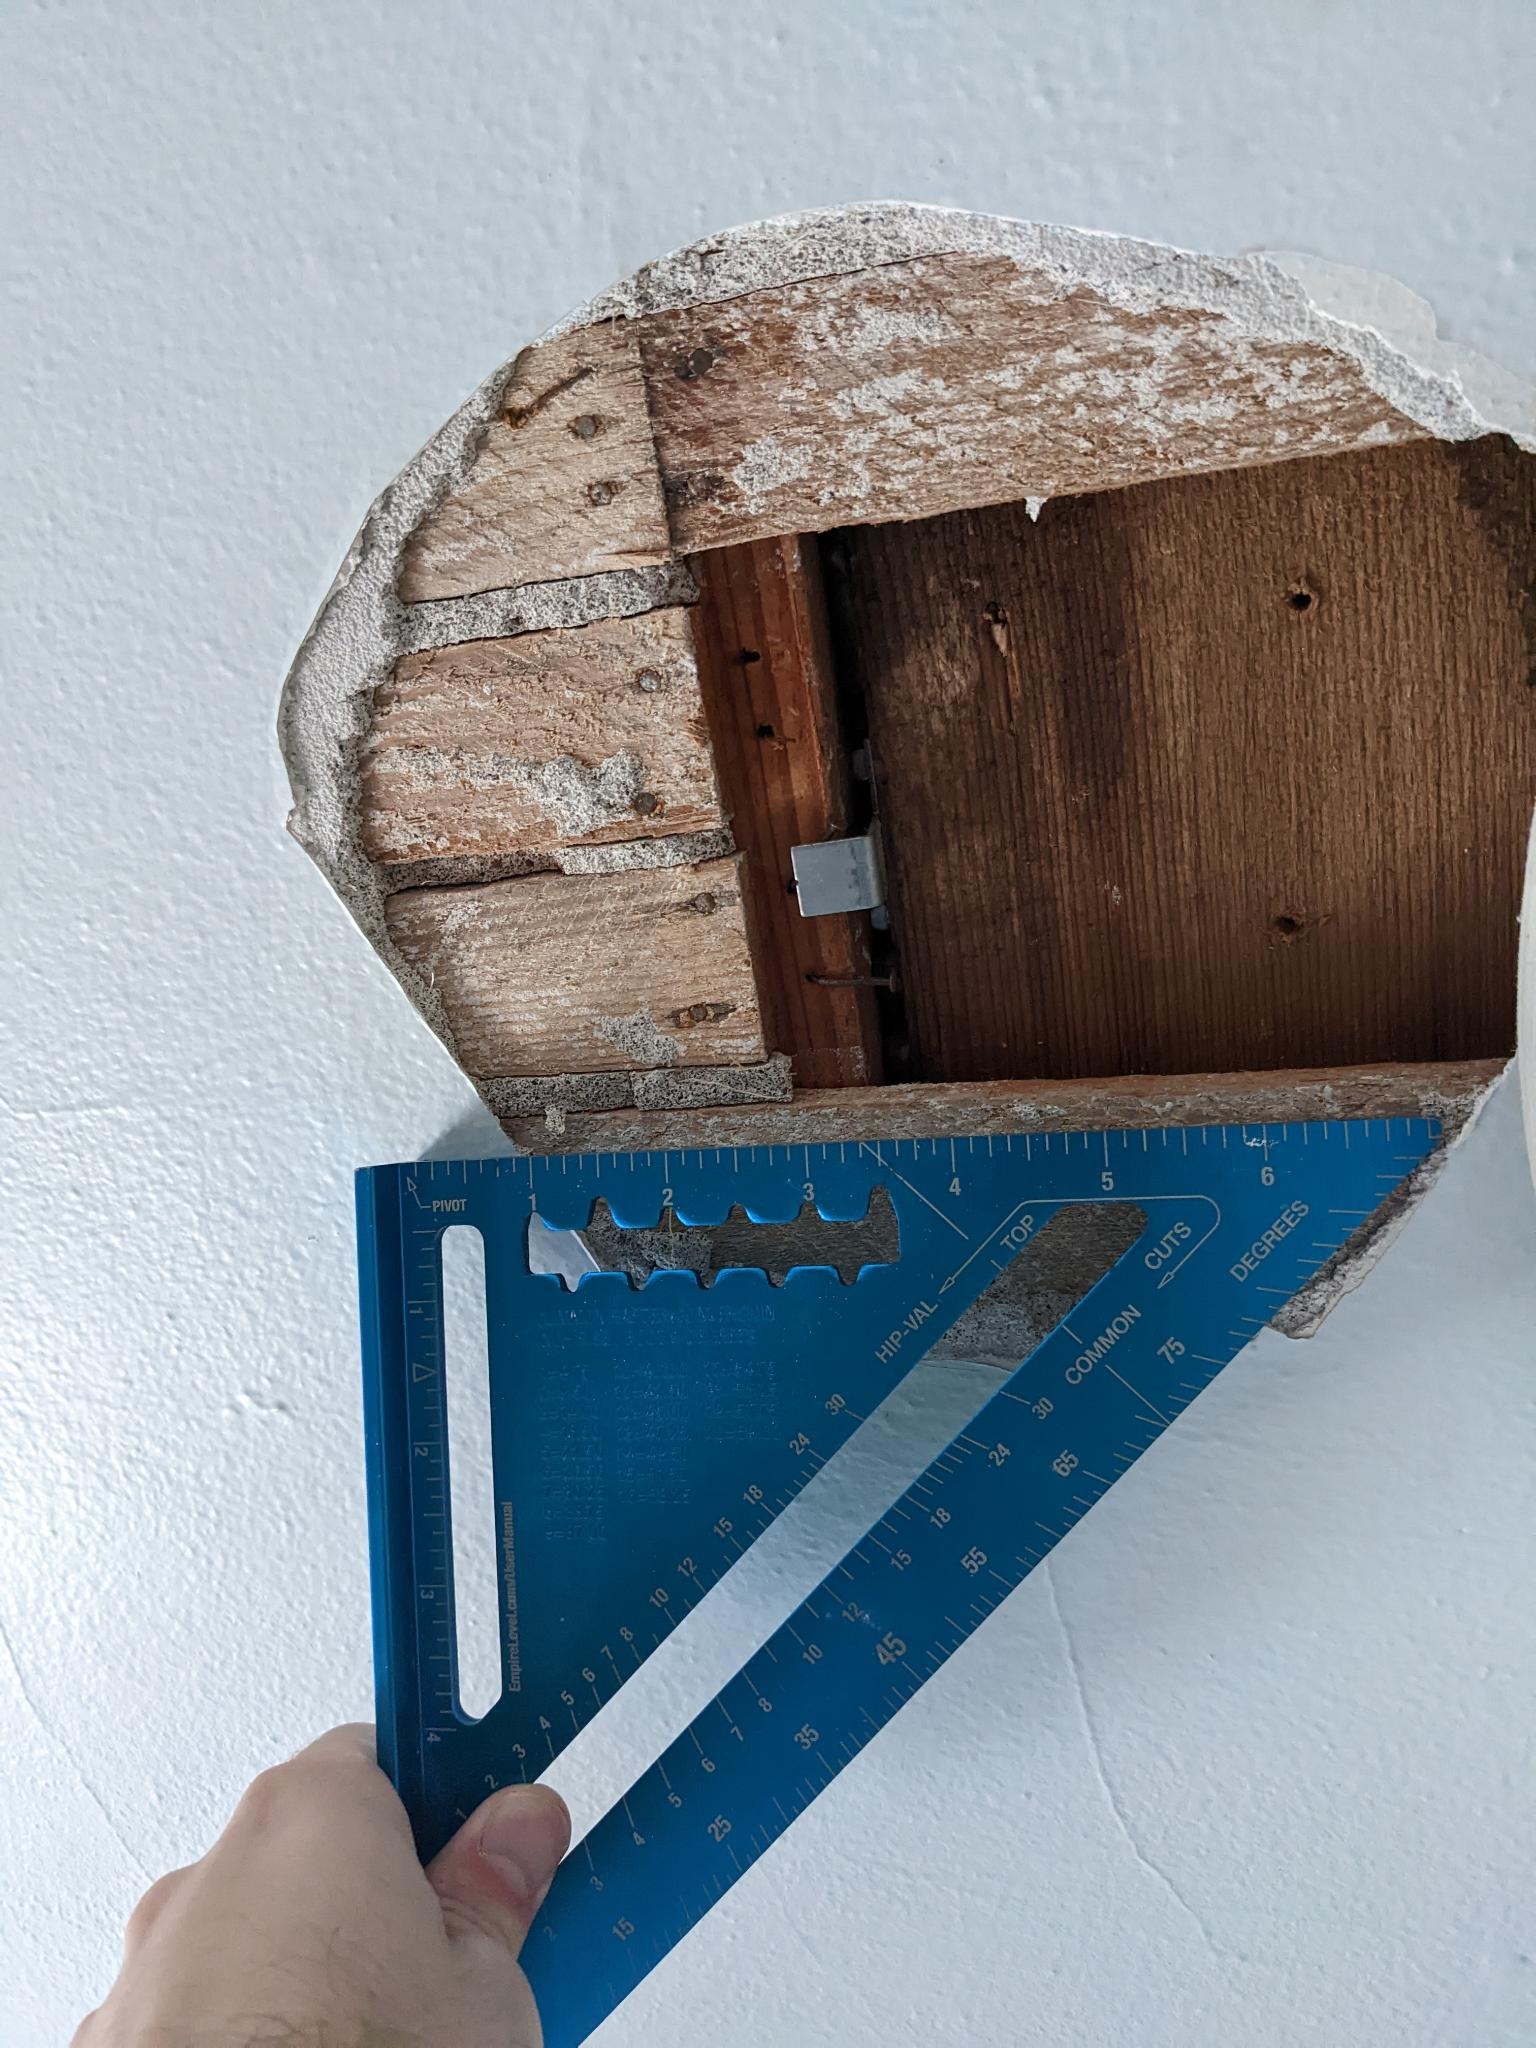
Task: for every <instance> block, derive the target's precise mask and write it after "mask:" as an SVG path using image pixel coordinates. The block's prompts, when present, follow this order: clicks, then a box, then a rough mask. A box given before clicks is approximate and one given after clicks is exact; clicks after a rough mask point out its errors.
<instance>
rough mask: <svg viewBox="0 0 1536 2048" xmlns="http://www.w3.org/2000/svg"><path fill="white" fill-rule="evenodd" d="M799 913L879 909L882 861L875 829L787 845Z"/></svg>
mask: <svg viewBox="0 0 1536 2048" xmlns="http://www.w3.org/2000/svg"><path fill="white" fill-rule="evenodd" d="M789 860H790V866H791V867H792V868H793V869H794V874H795V889H796V892H797V894H798V896H799V898H800V915H801V916H802V917H834V916H838V915H841V914H845V913H846V912H848V911H850V910H879V909H881V908H882V906H883V905H884V903H885V863H884V862H883V861H882V859H881V857H880V841H879V837H878V835H877V834H876V833H874V832H868V833H866V834H864V836H863V837H862V838H858V839H823V840H819V841H816V842H813V843H812V844H810V845H808V846H792V847H791V848H790V849H789Z"/></svg>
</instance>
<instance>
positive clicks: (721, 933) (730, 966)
mask: <svg viewBox="0 0 1536 2048" xmlns="http://www.w3.org/2000/svg"><path fill="white" fill-rule="evenodd" d="M738 865H739V864H738V862H737V861H736V860H734V859H730V860H717V861H706V862H703V863H701V864H700V865H699V866H697V867H691V868H631V869H628V870H626V871H625V872H622V873H620V874H612V875H528V876H525V877H523V878H521V879H519V880H517V881H510V882H487V883H481V884H476V885H472V886H469V887H464V888H455V889H407V890H402V891H401V892H400V893H399V894H397V895H394V896H391V897H389V898H388V900H387V901H386V903H385V906H384V907H385V915H386V917H387V919H388V923H389V934H390V937H391V939H392V940H393V941H394V943H395V945H396V946H397V947H398V948H399V950H400V953H401V955H402V957H403V958H404V959H405V960H406V961H408V962H409V963H410V965H411V966H412V967H414V968H416V969H417V970H418V971H420V972H421V973H423V974H424V975H426V976H427V977H428V979H429V980H430V982H431V984H432V987H433V988H434V990H435V992H436V995H437V996H438V998H439V1000H440V1001H441V1003H442V1006H443V1010H444V1012H445V1015H446V1018H447V1022H448V1026H449V1029H450V1031H451V1034H452V1037H453V1043H454V1050H455V1052H456V1053H457V1055H458V1058H459V1060H460V1061H461V1062H462V1064H463V1066H464V1068H465V1070H466V1071H467V1072H468V1073H469V1074H471V1075H472V1076H473V1077H474V1078H475V1079H477V1080H486V1079H492V1078H495V1077H497V1076H499V1075H504V1074H563V1073H571V1072H583V1073H591V1072H602V1071H609V1070H614V1069H624V1068H652V1067H672V1066H700V1065H703V1066H708V1065H729V1064H732V1063H740V1062H749V1061H755V1060H761V1059H762V1058H763V1057H764V1053H765V1047H764V1044H763V1035H762V1028H761V1022H760V1019H759V1016H758V1006H757V993H756V989H755V987H754V984H753V979H752V963H751V959H750V957H749V953H748V947H747V935H746V925H745V915H744V909H743V904H742V897H741V882H740V876H739V873H738Z"/></svg>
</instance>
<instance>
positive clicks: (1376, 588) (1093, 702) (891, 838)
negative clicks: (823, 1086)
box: [828, 439, 1536, 1081]
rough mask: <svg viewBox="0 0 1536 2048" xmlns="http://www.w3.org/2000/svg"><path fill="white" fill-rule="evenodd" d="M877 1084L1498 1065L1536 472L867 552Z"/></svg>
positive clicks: (1529, 720) (1218, 506) (1525, 773)
mask: <svg viewBox="0 0 1536 2048" xmlns="http://www.w3.org/2000/svg"><path fill="white" fill-rule="evenodd" d="M828 559H829V561H830V562H832V563H833V564H834V566H835V568H836V571H837V576H838V585H837V588H836V591H835V595H836V598H837V604H838V608H839V616H840V618H841V619H845V620H846V622H847V629H848V632H847V637H848V641H849V647H850V650H851V651H850V653H849V655H848V660H849V661H850V663H851V665H852V668H853V671H854V680H855V681H856V683H857V685H858V686H859V687H860V688H861V689H862V690H863V692H864V695H865V699H866V708H867V713H868V718H869V726H870V732H871V736H872V741H873V753H874V761H875V772H876V783H877V788H878V792H879V804H880V811H881V817H882V821H883V826H884V831H885V842H886V855H887V863H888V867H889V869H890V880H891V910H892V917H893V922H894V928H895V935H896V940H897V945H898V952H899V961H900V969H901V976H902V981H903V985H904V996H905V1002H906V1011H907V1027H908V1031H907V1039H906V1048H905V1058H904V1059H898V1058H893V1059H892V1060H891V1062H890V1077H891V1078H892V1079H893V1080H902V1079H910V1080H943V1081H960V1080H966V1081H980V1080H994V1079H1005V1078H1013V1077H1025V1076H1041V1077H1068V1076H1088V1075H1113V1074H1138V1073H1139V1074H1146V1073H1195V1072H1202V1071H1213V1070H1220V1069H1242V1068H1266V1067H1287V1066H1332V1065H1339V1064H1348V1063H1353V1062H1358V1061H1363V1060H1387V1059H1390V1060H1406V1061H1418V1060H1442V1059H1466V1058H1479V1057H1484V1056H1491V1055H1496V1054H1499V1053H1503V1052H1507V1051H1508V1050H1509V1049H1510V1047H1511V1046H1512V1045H1513V1042H1514V954H1515V938H1516V906H1517V899H1518V884H1519V872H1520V862H1521V857H1522V852H1523V847H1524V840H1525V831H1526V825H1527V821H1528V819H1529V817H1530V811H1531V804H1532V800H1533V797H1536V692H1533V690H1532V660H1533V640H1536V610H1533V598H1532V586H1533V582H1536V460H1533V459H1532V458H1530V457H1528V456H1524V455H1521V454H1520V453H1519V452H1518V451H1517V450H1515V449H1514V448H1513V447H1512V446H1511V445H1510V444H1509V443H1507V442H1504V441H1501V440H1496V439H1488V440H1484V441H1479V442H1474V443H1471V444H1466V445H1461V446H1446V445H1442V444H1439V443H1433V442H1421V443H1418V444H1416V445H1413V446H1410V447H1403V448H1382V449H1375V450H1371V451H1369V452H1366V453H1360V454H1351V455H1342V456H1335V457H1331V458H1327V459H1320V460H1315V461H1303V462H1293V463H1283V464H1278V465H1275V466H1273V467H1269V468H1258V469H1245V470H1238V471H1233V472H1230V473H1227V474H1222V475H1214V476H1206V477H1198V478H1188V479H1181V480H1178V481H1174V482H1162V483H1155V484H1147V485H1142V486H1138V487H1137V488H1134V489H1129V490H1125V491H1119V492H1108V493H1104V494H1101V495H1096V496H1092V497H1087V498H1077V499H1066V500H1062V501H1059V502H1056V503H1052V504H1048V505H1047V506H1046V507H1045V508H1044V511H1043V513H1042V515H1041V517H1040V520H1039V522H1038V523H1036V522H1034V521H1032V520H1031V519H1030V518H1029V516H1028V513H1027V511H1026V509H1025V508H1024V507H1023V506H1004V507H997V508H993V509H990V510H985V511H972V512H965V513H956V514H950V515H946V516H944V517H942V518H939V519H933V520H926V521H923V522H920V523H914V524H909V525H895V526H883V527H865V528H856V529H852V530H849V531H848V532H845V533H844V534H842V535H840V536H838V537H836V539H835V540H834V541H832V542H830V543H829V544H828Z"/></svg>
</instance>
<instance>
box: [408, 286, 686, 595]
mask: <svg viewBox="0 0 1536 2048" xmlns="http://www.w3.org/2000/svg"><path fill="white" fill-rule="evenodd" d="M669 547H670V541H669V536H668V533H667V517H666V510H665V506H664V503H663V499H662V493H661V482H660V478H659V476H658V474H657V469H656V452H655V449H654V447H653V446H652V443H651V431H650V423H649V420H648V418H647V416H646V406H645V391H644V388H643V386H642V384H641V381H640V368H639V362H638V360H637V357H636V354H635V344H634V339H633V336H632V335H631V334H630V333H629V332H628V330H627V329H625V328H623V327H620V326H613V325H608V324H605V325H602V326H598V327H583V328H580V329H578V330H577V331H576V332H575V333H574V334H565V335H560V336H558V337H557V338H556V339H555V340H553V341H547V342H540V343H538V344H537V345H536V346H535V347H533V348H529V349H524V351H523V353H522V354H521V355H520V356H519V357H518V359H517V363H516V365H515V367H514V369H513V372H512V377H511V379H510V381H509V383H508V385H507V388H506V392H505V394H504V396H503V400H502V408H501V412H500V414H499V416H498V417H497V418H496V419H495V420H494V421H493V422H492V423H491V425H490V426H489V428H487V430H486V433H485V437H484V440H483V442H482V444H481V446H480V448H479V451H478V453H477V455H476V458H475V462H474V466H473V468H472V469H471V471H470V474H469V477H468V479H467V480H466V481H465V482H463V483H461V484H458V485H457V486H455V487H454V488H453V489H451V490H450V491H449V492H448V493H447V495H446V496H445V497H444V499H443V500H442V502H441V504H439V505H438V506H437V507H436V509H435V510H434V511H432V512H430V513H429V514H428V515H427V517H426V518H425V519H424V520H423V521H422V523H421V525H420V526H418V527H417V529H416V531H415V533H414V534H413V535H412V536H411V538H410V540H409V542H408V543H407V545H406V549H405V554H404V557H403V559H402V561H401V565H400V577H399V591H400V596H401V599H402V601H403V602H404V603H406V604H416V603H419V602H421V601H422V600H423V599H427V598H439V597H462V596H464V595H466V594H467V593H469V592H472V591H478V590H495V589H498V588H500V587H502V586H504V585H508V584H516V583H539V582H546V581H548V580H549V579H551V578H553V577H557V576H592V575H595V574H597V573H598V572H600V571H602V570H606V569H632V568H635V567H636V566H638V565H639V564H641V563H644V562H662V561H665V560H666V559H667V556H668V553H669Z"/></svg>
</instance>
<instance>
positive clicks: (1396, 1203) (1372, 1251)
mask: <svg viewBox="0 0 1536 2048" xmlns="http://www.w3.org/2000/svg"><path fill="white" fill-rule="evenodd" d="M1513 1068H1514V1061H1513V1060H1511V1061H1510V1062H1509V1064H1508V1065H1507V1066H1506V1067H1504V1069H1503V1070H1502V1071H1501V1072H1500V1073H1497V1074H1495V1075H1494V1076H1493V1078H1492V1079H1491V1080H1490V1081H1488V1083H1487V1084H1486V1085H1485V1086H1484V1087H1483V1088H1481V1089H1479V1090H1478V1091H1477V1093H1476V1094H1475V1095H1470V1096H1465V1097H1463V1098H1462V1099H1461V1100H1460V1101H1459V1102H1457V1103H1456V1104H1455V1105H1454V1107H1453V1106H1452V1105H1451V1104H1449V1103H1448V1104H1447V1105H1446V1107H1445V1110H1444V1112H1443V1114H1444V1119H1445V1138H1444V1141H1443V1142H1442V1143H1441V1144H1440V1145H1438V1146H1436V1148H1435V1150H1434V1151H1433V1152H1431V1153H1430V1155H1429V1157H1428V1158H1427V1159H1425V1160H1424V1161H1423V1162H1422V1163H1421V1164H1420V1165H1418V1166H1416V1167H1415V1168H1414V1170H1413V1172H1412V1173H1411V1174H1409V1176H1408V1178H1407V1179H1406V1180H1405V1181H1404V1182H1403V1184H1402V1186H1401V1187H1399V1188H1398V1189H1397V1190H1396V1191H1395V1192H1394V1193H1393V1194H1391V1195H1389V1196H1388V1198H1387V1200H1386V1201H1385V1202H1383V1203H1382V1205H1381V1207H1380V1208H1379V1209H1378V1210H1377V1211H1376V1212H1375V1214H1374V1215H1373V1216H1371V1217H1370V1218H1369V1219H1368V1220H1367V1221H1366V1222H1365V1223H1363V1224H1362V1225H1361V1226H1360V1228H1359V1229H1358V1230H1357V1231H1356V1232H1355V1234H1354V1236H1353V1237H1352V1238H1351V1239H1350V1240H1349V1242H1348V1243H1347V1244H1344V1245H1341V1246H1340V1247H1339V1249H1338V1250H1337V1251H1336V1252H1335V1253H1334V1255H1333V1257H1332V1258H1331V1259H1328V1260H1326V1261H1325V1262H1324V1263H1323V1265H1322V1266H1320V1267H1319V1268H1318V1270H1317V1272H1316V1273H1314V1274H1313V1276H1312V1278H1311V1279H1310V1280H1309V1281H1308V1282H1307V1284H1306V1286H1305V1287H1303V1288H1302V1290H1301V1291H1300V1293H1299V1294H1293V1295H1292V1296H1291V1298H1290V1300H1289V1301H1288V1302H1286V1303H1285V1305H1284V1306H1283V1307H1282V1308H1281V1309H1280V1310H1279V1312H1278V1313H1277V1314H1276V1315H1274V1316H1272V1317H1271V1318H1270V1327H1271V1328H1272V1329H1276V1330H1278V1331H1280V1333H1281V1335H1282V1336H1286V1337H1311V1336H1313V1335H1314V1334H1315V1333H1316V1331H1317V1329H1318V1326H1319V1324H1321V1322H1322V1321H1323V1319H1324V1317H1325V1316H1327V1315H1329V1314H1330V1313H1331V1312H1332V1311H1333V1310H1334V1309H1336V1308H1337V1307H1338V1305H1339V1303H1340V1302H1341V1301H1342V1300H1343V1299H1344V1297H1345V1295H1346V1294H1353V1293H1354V1291H1355V1289H1356V1288H1357V1287H1358V1286H1359V1285H1360V1284H1361V1282H1362V1281H1364V1280H1366V1279H1368V1278H1369V1276H1370V1274H1371V1272H1372V1271H1373V1269H1374V1267H1375V1265H1376V1262H1377V1260H1378V1259H1380V1258H1381V1257H1382V1256H1383V1254H1384V1253H1385V1252H1386V1251H1387V1250H1388V1249H1389V1248H1390V1247H1391V1246H1392V1245H1393V1244H1395V1243H1396V1242H1397V1239H1398V1236H1399V1234H1400V1233H1401V1231H1402V1228H1403V1226H1404V1224H1405V1223H1406V1222H1407V1221H1408V1219H1409V1217H1410V1216H1411V1215H1412V1214H1413V1212H1414V1210H1415V1209H1416V1208H1417V1207H1418V1206H1419V1204H1420V1202H1421V1201H1423V1199H1424V1197H1425V1196H1426V1195H1427V1194H1428V1193H1429V1191H1430V1189H1431V1188H1432V1187H1433V1186H1434V1184H1435V1182H1436V1181H1437V1180H1438V1179H1439V1178H1440V1176H1441V1174H1442V1173H1443V1172H1444V1171H1445V1167H1446V1162H1447V1161H1448V1160H1449V1158H1450V1156H1451V1154H1452V1153H1453V1152H1454V1151H1455V1150H1456V1149H1457V1147H1458V1146H1459V1145H1461V1144H1462V1143H1463V1142H1464V1140H1465V1139H1466V1137H1467V1134H1468V1132H1469V1131H1470V1130H1471V1129H1472V1126H1473V1125H1474V1124H1475V1123H1476V1122H1477V1120H1478V1118H1479V1117H1480V1116H1481V1115H1482V1113H1483V1109H1484V1106H1485V1105H1486V1104H1487V1103H1488V1101H1489V1100H1490V1099H1491V1098H1492V1095H1493V1092H1494V1090H1495V1089H1496V1088H1498V1087H1500V1086H1501V1085H1502V1084H1503V1082H1504V1081H1505V1080H1506V1079H1507V1078H1508V1076H1509V1075H1510V1073H1511V1072H1512V1070H1513Z"/></svg>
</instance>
